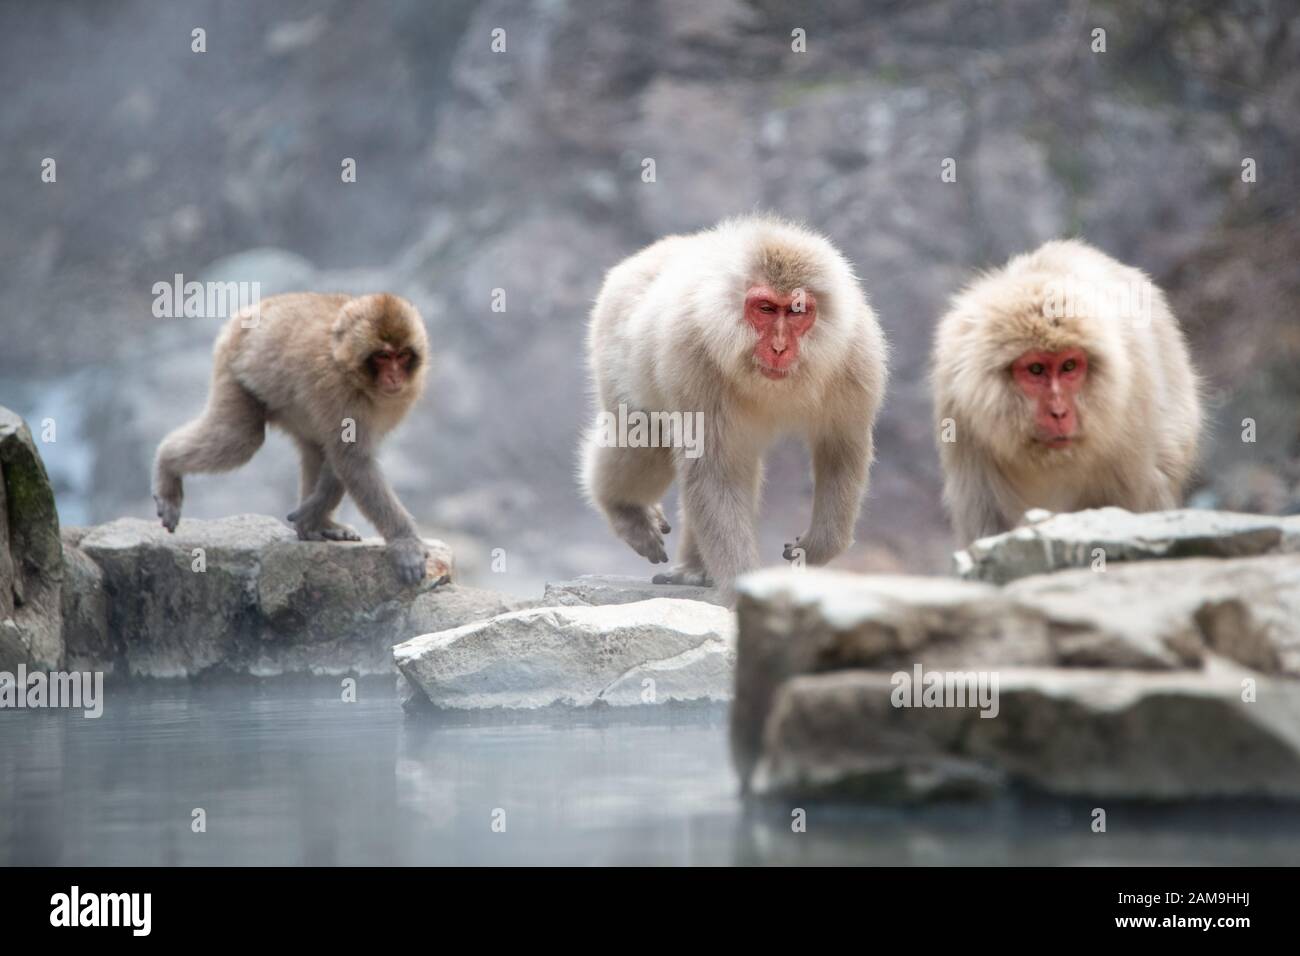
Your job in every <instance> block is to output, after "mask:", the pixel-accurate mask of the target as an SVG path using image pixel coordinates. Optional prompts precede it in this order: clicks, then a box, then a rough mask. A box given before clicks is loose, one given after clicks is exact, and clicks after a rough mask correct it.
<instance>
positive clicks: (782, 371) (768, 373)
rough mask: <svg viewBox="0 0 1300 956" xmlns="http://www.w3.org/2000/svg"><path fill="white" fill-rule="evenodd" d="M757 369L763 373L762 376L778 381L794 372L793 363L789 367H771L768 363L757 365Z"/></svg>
mask: <svg viewBox="0 0 1300 956" xmlns="http://www.w3.org/2000/svg"><path fill="white" fill-rule="evenodd" d="M758 370H759V371H760V372H762V373H763V377H764V378H770V379H771V380H772V381H774V382H779V381H781V380H782V379H785V378H789V377H790V376H791V375H793V374H794V366H793V365H791V366H790V367H789V368H772V367H771V366H769V365H759V366H758Z"/></svg>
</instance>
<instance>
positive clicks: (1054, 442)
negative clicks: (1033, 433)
mask: <svg viewBox="0 0 1300 956" xmlns="http://www.w3.org/2000/svg"><path fill="white" fill-rule="evenodd" d="M1078 437H1079V436H1078V435H1054V436H1052V437H1050V438H1040V439H1038V443H1039V444H1040V445H1044V446H1046V447H1048V448H1069V447H1070V446H1071V445H1073V444H1074V442H1075V440H1076V439H1077V438H1078Z"/></svg>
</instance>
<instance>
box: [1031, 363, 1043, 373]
mask: <svg viewBox="0 0 1300 956" xmlns="http://www.w3.org/2000/svg"><path fill="white" fill-rule="evenodd" d="M1046 371H1047V369H1046V368H1045V367H1044V366H1043V363H1042V362H1035V363H1033V364H1032V365H1030V366H1029V374H1030V375H1042V374H1043V373H1044V372H1046Z"/></svg>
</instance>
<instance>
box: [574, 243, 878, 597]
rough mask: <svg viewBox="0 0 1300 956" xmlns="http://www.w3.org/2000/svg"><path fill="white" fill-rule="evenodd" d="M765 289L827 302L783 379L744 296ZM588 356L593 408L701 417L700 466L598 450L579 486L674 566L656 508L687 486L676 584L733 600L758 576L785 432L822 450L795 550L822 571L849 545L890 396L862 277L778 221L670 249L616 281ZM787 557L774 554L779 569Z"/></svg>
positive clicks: (643, 258)
mask: <svg viewBox="0 0 1300 956" xmlns="http://www.w3.org/2000/svg"><path fill="white" fill-rule="evenodd" d="M760 283H767V284H769V285H771V286H773V287H774V288H777V289H778V290H780V291H786V292H792V291H793V289H795V288H804V289H806V290H809V291H811V292H812V293H813V295H815V297H816V301H817V313H818V315H817V321H816V322H815V323H814V325H813V327H812V328H811V329H810V330H809V332H808V333H807V334H806V335H804V336H803V338H802V340H801V343H800V356H799V361H798V364H797V366H796V367H795V369H794V372H793V374H791V375H790V376H789V377H788V378H786V379H783V380H780V381H773V380H770V379H768V378H766V377H764V376H763V375H762V374H760V373H759V371H758V367H757V363H756V360H755V358H754V347H755V345H756V343H757V342H758V334H757V332H755V331H754V330H753V329H752V328H751V327H750V326H749V325H748V324H746V322H745V321H744V319H743V304H744V298H745V293H746V292H747V291H748V289H750V288H751V287H752V286H754V285H757V284H760ZM587 342H588V355H589V360H590V366H591V373H592V378H593V382H594V385H595V393H596V396H595V397H596V406H597V411H598V412H601V411H605V412H610V413H616V412H617V409H618V406H619V404H620V403H622V404H626V405H627V407H628V409H629V410H640V411H645V412H654V411H662V412H674V411H680V412H685V413H690V412H696V411H699V412H703V413H704V415H705V431H704V447H703V454H702V455H701V456H700V458H699V459H696V460H690V459H688V458H686V457H685V456H684V455H683V454H682V453H681V450H680V449H676V450H672V451H670V450H668V449H656V448H605V447H601V446H600V445H599V444H598V442H597V441H596V438H595V432H594V431H593V434H592V436H591V437H589V438H588V440H587V442H586V445H585V449H584V462H583V468H582V480H583V485H584V487H585V489H586V491H587V493H588V495H589V496H590V498H591V500H592V501H593V502H594V503H595V504H596V505H597V506H598V507H600V508H601V509H602V510H603V511H604V512H605V513H606V515H607V516H608V517H609V518H610V521H611V524H612V525H613V527H614V529H615V531H616V532H617V533H619V534H620V536H622V537H624V538H625V539H626V540H628V542H629V544H631V545H632V547H633V548H635V549H636V550H637V551H638V552H640V553H642V554H643V555H645V556H646V557H648V558H649V559H650V560H652V561H660V560H667V557H666V554H665V553H664V551H663V542H662V530H663V529H665V528H666V527H667V522H666V521H664V520H663V515H662V511H661V510H659V501H660V499H661V498H662V496H663V494H664V492H665V491H666V490H667V487H668V485H669V484H670V483H671V481H672V480H673V478H674V476H676V477H678V478H679V479H680V480H681V481H682V501H683V509H682V510H683V515H682V517H683V520H684V522H685V524H686V527H684V528H683V529H682V530H681V533H682V541H681V548H680V550H681V565H680V566H679V567H678V568H677V569H676V570H675V571H674V572H672V574H670V575H667V576H665V579H666V580H670V581H675V582H692V583H694V582H698V581H703V580H706V579H711V580H712V581H713V582H715V583H716V584H718V585H719V586H722V587H728V586H729V585H730V584H731V582H732V581H733V580H734V578H735V576H736V575H737V574H739V573H742V572H743V571H746V570H749V569H750V568H753V567H755V566H757V564H758V563H759V557H758V554H757V548H756V545H755V534H754V529H753V525H754V521H755V518H756V510H757V501H758V491H759V484H760V483H761V455H762V453H763V451H764V449H765V448H766V447H767V445H768V444H769V443H770V442H771V440H772V439H773V438H774V437H775V436H777V435H778V434H780V433H782V432H785V431H795V432H799V433H801V434H803V435H804V436H805V437H806V438H807V440H808V441H809V444H810V446H811V447H812V449H813V457H814V471H815V473H816V476H817V492H816V497H815V499H814V514H813V520H812V527H811V528H810V530H809V532H808V534H806V535H804V536H803V537H802V538H801V539H800V542H799V545H798V546H799V547H800V548H802V549H803V550H804V553H805V557H806V560H807V561H808V562H810V563H814V564H816V563H823V562H825V561H828V560H830V559H831V558H833V557H834V556H835V555H837V554H839V553H840V552H841V551H843V550H844V549H845V548H846V547H848V545H849V544H850V543H851V542H852V539H853V525H854V522H855V520H856V518H857V514H858V507H859V505H860V502H861V497H862V495H863V493H864V491H865V489H866V481H867V471H868V469H869V466H870V462H871V457H872V441H871V434H872V428H873V426H874V423H875V417H876V412H877V410H878V408H879V406H880V401H881V398H882V396H883V394H884V389H885V380H886V368H885V363H886V344H885V340H884V335H883V333H882V332H881V329H880V326H879V324H878V323H877V321H876V317H875V314H874V313H873V312H872V310H871V307H870V305H868V303H867V299H866V297H865V296H864V294H863V292H862V289H861V288H860V286H859V284H858V281H857V279H856V277H855V276H854V274H853V270H852V268H851V267H850V266H849V264H848V262H846V261H845V259H844V257H843V256H841V255H840V253H839V252H838V251H837V250H836V249H835V247H834V246H832V245H831V243H830V242H829V241H827V240H826V239H825V238H823V237H822V236H819V235H817V234H816V233H813V232H810V231H809V230H807V229H804V228H802V227H800V226H797V225H795V224H792V223H789V222H785V221H782V220H778V219H775V218H768V217H746V218H740V219H732V220H728V221H725V222H723V223H721V224H720V225H718V226H716V227H715V228H712V229H708V230H705V231H703V232H698V233H694V234H692V235H681V236H669V237H667V238H665V239H661V240H659V241H658V242H656V243H654V244H653V245H650V246H648V247H647V248H645V249H643V250H641V251H640V252H638V253H636V254H635V255H633V256H631V257H630V258H628V259H626V260H624V261H623V262H621V263H620V264H619V265H617V266H615V267H614V268H612V269H611V270H610V271H609V273H608V275H607V276H606V278H605V283H604V286H603V287H602V288H601V291H600V294H599V296H598V297H597V299H596V303H595V306H594V307H593V309H592V313H591V324H590V328H589V333H588V339H587ZM774 557H775V556H774Z"/></svg>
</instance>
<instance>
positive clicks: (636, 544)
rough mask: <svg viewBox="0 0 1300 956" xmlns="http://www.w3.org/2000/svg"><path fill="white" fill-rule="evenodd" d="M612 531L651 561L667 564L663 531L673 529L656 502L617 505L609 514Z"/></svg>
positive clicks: (666, 531)
mask: <svg viewBox="0 0 1300 956" xmlns="http://www.w3.org/2000/svg"><path fill="white" fill-rule="evenodd" d="M609 520H610V523H611V524H612V525H613V527H614V531H615V533H617V534H618V536H619V537H620V538H622V539H623V540H624V541H626V542H627V543H628V544H630V545H631V546H632V550H633V551H635V552H636V553H637V554H639V555H641V557H643V558H646V559H647V560H649V561H650V563H651V564H667V563H668V552H667V551H665V550H664V535H666V534H667V533H668V532H669V531H672V530H673V529H672V528H671V527H670V526H669V524H668V519H666V518H665V517H664V509H663V508H661V507H660V506H659V505H620V506H618V507H617V508H613V509H611V511H610V514H609Z"/></svg>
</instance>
